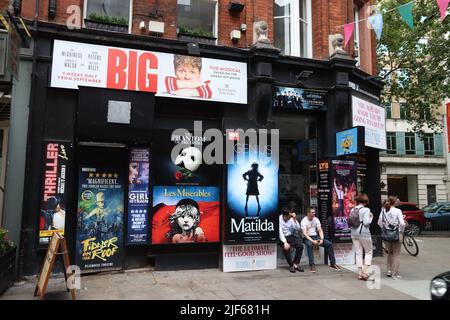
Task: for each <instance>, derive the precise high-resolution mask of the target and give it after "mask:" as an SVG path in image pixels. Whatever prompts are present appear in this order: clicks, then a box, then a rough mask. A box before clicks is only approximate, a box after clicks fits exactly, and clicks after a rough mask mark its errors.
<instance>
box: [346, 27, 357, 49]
mask: <svg viewBox="0 0 450 320" xmlns="http://www.w3.org/2000/svg"><path fill="white" fill-rule="evenodd" d="M354 30H355V23H354V22H352V23H347V24H345V25H344V47H346V46H347V44H348V42H349V41H350V38H351V37H352V34H353V31H354Z"/></svg>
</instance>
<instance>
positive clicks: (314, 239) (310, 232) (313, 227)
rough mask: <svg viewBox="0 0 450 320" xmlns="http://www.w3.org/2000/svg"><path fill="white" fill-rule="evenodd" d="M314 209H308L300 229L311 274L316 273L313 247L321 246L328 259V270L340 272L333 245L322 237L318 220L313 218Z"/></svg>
mask: <svg viewBox="0 0 450 320" xmlns="http://www.w3.org/2000/svg"><path fill="white" fill-rule="evenodd" d="M315 215H316V209H314V208H309V209H308V214H307V216H306V217H304V218H303V219H302V222H301V228H302V232H303V238H304V242H305V245H306V251H307V252H308V259H309V266H310V268H311V272H312V273H315V272H316V265H315V264H314V254H313V246H321V247H324V248H325V251H326V252H327V253H328V256H329V258H330V268H332V269H334V270H337V271H341V267H340V266H338V265H337V264H336V259H335V257H334V250H333V244H332V243H331V241H329V240H327V239H325V238H324V236H323V230H322V227H321V224H320V221H319V219H317V218H316V217H315Z"/></svg>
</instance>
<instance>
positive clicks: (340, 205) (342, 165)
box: [330, 159, 356, 241]
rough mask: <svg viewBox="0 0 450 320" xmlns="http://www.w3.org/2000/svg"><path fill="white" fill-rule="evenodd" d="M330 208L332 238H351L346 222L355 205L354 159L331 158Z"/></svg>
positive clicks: (340, 239)
mask: <svg viewBox="0 0 450 320" xmlns="http://www.w3.org/2000/svg"><path fill="white" fill-rule="evenodd" d="M330 182H331V189H332V210H333V221H334V238H335V239H336V240H338V241H347V240H350V239H351V235H350V227H349V226H348V223H347V218H348V215H349V214H350V210H351V209H352V208H353V207H354V206H355V205H356V202H355V198H356V162H355V161H354V160H337V159H336V160H331V181H330Z"/></svg>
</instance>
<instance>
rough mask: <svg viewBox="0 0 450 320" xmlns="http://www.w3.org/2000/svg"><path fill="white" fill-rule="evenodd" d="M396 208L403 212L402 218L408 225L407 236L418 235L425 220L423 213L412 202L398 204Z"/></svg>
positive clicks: (423, 226)
mask: <svg viewBox="0 0 450 320" xmlns="http://www.w3.org/2000/svg"><path fill="white" fill-rule="evenodd" d="M397 208H399V209H400V210H402V212H403V217H404V218H405V221H406V222H407V224H408V231H409V234H410V235H412V236H413V237H415V236H418V235H420V234H421V233H422V230H423V229H424V228H425V222H426V219H425V214H424V212H423V211H422V210H420V209H419V208H418V207H417V205H416V204H415V203H412V202H400V203H399V204H398V205H397Z"/></svg>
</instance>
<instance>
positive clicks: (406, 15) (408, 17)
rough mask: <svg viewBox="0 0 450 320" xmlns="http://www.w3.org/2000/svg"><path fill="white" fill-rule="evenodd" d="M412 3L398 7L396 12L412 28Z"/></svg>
mask: <svg viewBox="0 0 450 320" xmlns="http://www.w3.org/2000/svg"><path fill="white" fill-rule="evenodd" d="M413 4H414V2H410V3H407V4H405V5H403V6H400V7H399V8H398V12H400V15H401V16H402V18H403V20H405V22H406V23H407V24H408V26H409V27H410V28H411V29H413V30H414V20H413V13H412V10H413Z"/></svg>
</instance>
